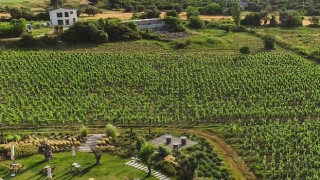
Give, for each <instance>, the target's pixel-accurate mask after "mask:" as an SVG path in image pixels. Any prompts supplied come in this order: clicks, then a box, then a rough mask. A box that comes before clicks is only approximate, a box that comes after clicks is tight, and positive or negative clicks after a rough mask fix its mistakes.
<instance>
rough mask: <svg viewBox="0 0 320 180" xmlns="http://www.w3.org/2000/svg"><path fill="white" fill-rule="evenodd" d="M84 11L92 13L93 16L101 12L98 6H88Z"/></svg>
mask: <svg viewBox="0 0 320 180" xmlns="http://www.w3.org/2000/svg"><path fill="white" fill-rule="evenodd" d="M84 13H86V14H88V15H91V16H95V15H96V14H98V13H101V11H100V10H99V9H98V8H96V7H94V6H88V7H87V8H86V9H85V10H84Z"/></svg>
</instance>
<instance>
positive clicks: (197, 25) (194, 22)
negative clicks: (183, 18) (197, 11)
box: [188, 16, 205, 29]
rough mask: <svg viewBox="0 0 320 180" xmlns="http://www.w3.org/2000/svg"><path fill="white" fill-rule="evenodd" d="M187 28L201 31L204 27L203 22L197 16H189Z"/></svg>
mask: <svg viewBox="0 0 320 180" xmlns="http://www.w3.org/2000/svg"><path fill="white" fill-rule="evenodd" d="M188 26H189V27H190V28H194V29H202V28H204V27H205V25H204V21H203V20H202V19H201V18H200V17H199V16H191V17H190V18H189V24H188Z"/></svg>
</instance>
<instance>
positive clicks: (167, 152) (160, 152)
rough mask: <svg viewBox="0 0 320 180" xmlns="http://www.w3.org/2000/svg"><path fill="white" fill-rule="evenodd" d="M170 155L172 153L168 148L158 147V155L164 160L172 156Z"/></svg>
mask: <svg viewBox="0 0 320 180" xmlns="http://www.w3.org/2000/svg"><path fill="white" fill-rule="evenodd" d="M170 154H171V151H170V149H168V148H167V147H166V146H163V145H161V146H159V147H158V155H159V156H160V157H161V158H162V159H163V158H165V157H166V156H168V155H170Z"/></svg>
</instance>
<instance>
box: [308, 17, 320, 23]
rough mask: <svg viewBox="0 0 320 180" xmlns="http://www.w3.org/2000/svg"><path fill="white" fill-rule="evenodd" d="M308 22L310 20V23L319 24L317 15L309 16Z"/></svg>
mask: <svg viewBox="0 0 320 180" xmlns="http://www.w3.org/2000/svg"><path fill="white" fill-rule="evenodd" d="M310 22H311V24H319V23H320V19H319V17H317V16H312V17H311V18H310Z"/></svg>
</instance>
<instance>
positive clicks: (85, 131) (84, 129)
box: [80, 126, 89, 137]
mask: <svg viewBox="0 0 320 180" xmlns="http://www.w3.org/2000/svg"><path fill="white" fill-rule="evenodd" d="M88 133H89V130H88V128H87V127H85V126H83V127H82V128H81V130H80V136H81V137H87V136H88Z"/></svg>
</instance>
